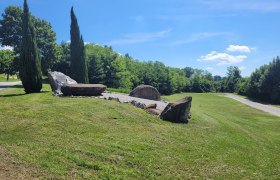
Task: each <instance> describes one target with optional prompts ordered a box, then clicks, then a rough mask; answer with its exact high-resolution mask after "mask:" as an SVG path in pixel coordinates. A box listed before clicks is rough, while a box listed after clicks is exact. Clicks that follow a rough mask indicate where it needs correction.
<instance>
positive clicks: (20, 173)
mask: <svg viewBox="0 0 280 180" xmlns="http://www.w3.org/2000/svg"><path fill="white" fill-rule="evenodd" d="M0 159H1V161H0V179H17V180H21V179H46V178H47V179H48V178H50V177H49V176H48V175H46V173H44V172H43V171H41V170H40V169H39V168H36V167H33V166H32V165H27V164H24V163H22V162H19V161H18V160H16V159H15V158H13V157H12V156H11V155H10V154H9V153H7V151H6V150H4V149H3V148H1V147H0Z"/></svg>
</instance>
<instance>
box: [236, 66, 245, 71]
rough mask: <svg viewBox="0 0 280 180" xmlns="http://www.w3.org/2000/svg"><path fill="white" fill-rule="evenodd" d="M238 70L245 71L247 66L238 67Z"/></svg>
mask: <svg viewBox="0 0 280 180" xmlns="http://www.w3.org/2000/svg"><path fill="white" fill-rule="evenodd" d="M238 69H239V70H240V71H243V70H245V69H246V66H240V67H238Z"/></svg>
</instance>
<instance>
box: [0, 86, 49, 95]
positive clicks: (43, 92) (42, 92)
mask: <svg viewBox="0 0 280 180" xmlns="http://www.w3.org/2000/svg"><path fill="white" fill-rule="evenodd" d="M19 86H21V85H19ZM12 88H16V87H12ZM18 88H21V87H18ZM46 93H50V91H41V92H39V93H29V94H46ZM29 94H26V93H21V94H5V95H0V97H17V96H24V95H29Z"/></svg>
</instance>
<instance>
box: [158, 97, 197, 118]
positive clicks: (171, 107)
mask: <svg viewBox="0 0 280 180" xmlns="http://www.w3.org/2000/svg"><path fill="white" fill-rule="evenodd" d="M191 103H192V97H185V98H183V99H181V100H179V101H177V102H176V103H169V104H168V105H167V106H166V108H165V109H164V110H163V111H162V113H161V114H160V118H161V119H163V120H166V121H171V122H175V123H188V121H189V120H188V119H189V118H190V116H191V114H190V110H191Z"/></svg>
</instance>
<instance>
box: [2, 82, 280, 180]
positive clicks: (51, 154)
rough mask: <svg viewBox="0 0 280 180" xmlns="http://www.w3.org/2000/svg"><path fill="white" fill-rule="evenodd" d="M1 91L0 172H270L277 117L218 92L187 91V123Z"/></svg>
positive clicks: (111, 105) (115, 106) (278, 166)
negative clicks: (190, 98) (189, 103)
mask: <svg viewBox="0 0 280 180" xmlns="http://www.w3.org/2000/svg"><path fill="white" fill-rule="evenodd" d="M43 90H44V91H43V92H42V93H40V94H28V95H25V94H24V92H23V89H22V88H19V86H18V87H15V88H10V89H6V90H3V91H0V107H1V111H0V135H1V136H0V159H1V162H0V179H5V178H10V179H15V178H19V177H21V178H26V179H30V178H38V177H39V178H67V179H69V178H71V177H72V178H104V179H105V178H124V179H127V178H146V179H153V178H164V179H168V178H186V177H188V178H193V179H205V178H219V179H238V178H243V179H277V178H279V176H280V171H279V170H280V156H279V154H280V131H279V127H280V120H279V118H278V117H274V116H271V115H269V114H266V113H263V112H261V111H258V110H255V109H252V108H250V107H247V106H245V105H243V104H240V103H238V102H235V101H234V100H230V99H227V98H225V97H222V96H220V95H219V94H176V95H173V96H165V97H164V98H165V99H167V100H169V101H175V100H178V99H180V98H182V97H184V96H186V95H191V96H193V107H192V116H193V119H192V120H191V121H190V123H189V124H173V123H170V122H165V121H161V120H160V119H158V118H156V117H154V116H151V115H149V114H147V113H145V112H144V111H143V110H141V109H137V108H135V107H132V106H130V105H127V104H120V103H117V102H115V101H105V100H101V99H95V98H58V97H53V96H52V95H51V92H50V88H49V86H48V85H45V86H44V89H43Z"/></svg>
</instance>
